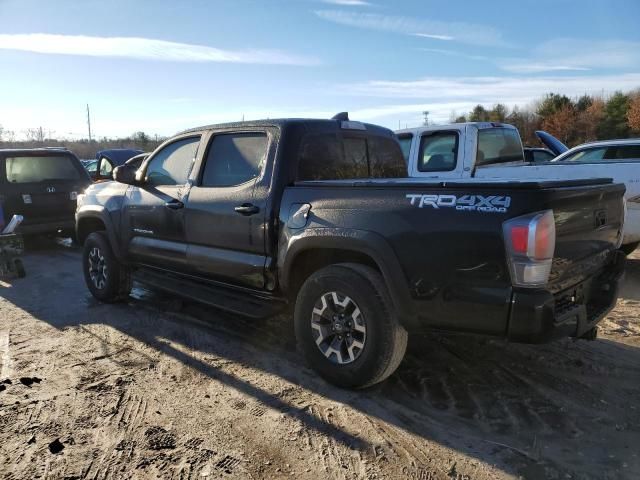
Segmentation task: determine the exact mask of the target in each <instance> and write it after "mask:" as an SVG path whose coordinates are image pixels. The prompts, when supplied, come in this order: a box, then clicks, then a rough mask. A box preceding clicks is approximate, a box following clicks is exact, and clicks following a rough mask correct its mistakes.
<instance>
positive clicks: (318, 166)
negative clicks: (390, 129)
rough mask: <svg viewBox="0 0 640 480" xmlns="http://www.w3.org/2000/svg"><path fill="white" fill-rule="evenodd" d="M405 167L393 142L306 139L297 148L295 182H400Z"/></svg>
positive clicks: (330, 136)
mask: <svg viewBox="0 0 640 480" xmlns="http://www.w3.org/2000/svg"><path fill="white" fill-rule="evenodd" d="M406 176H407V167H406V164H405V161H404V159H403V156H402V151H401V150H400V145H399V144H398V142H396V141H395V139H391V138H386V137H375V136H369V137H344V138H341V137H340V136H338V135H336V134H330V133H327V134H311V135H307V136H306V137H305V138H304V139H303V141H302V145H301V147H300V161H299V166H298V180H349V179H359V178H403V177H406Z"/></svg>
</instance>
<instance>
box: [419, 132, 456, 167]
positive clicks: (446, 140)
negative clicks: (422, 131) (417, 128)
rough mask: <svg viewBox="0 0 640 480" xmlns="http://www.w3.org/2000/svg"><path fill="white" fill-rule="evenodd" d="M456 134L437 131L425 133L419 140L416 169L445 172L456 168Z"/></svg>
mask: <svg viewBox="0 0 640 480" xmlns="http://www.w3.org/2000/svg"><path fill="white" fill-rule="evenodd" d="M457 157H458V134H457V133H455V132H437V133H432V134H426V135H424V136H423V137H422V139H421V140H420V151H419V154H418V171H420V172H447V171H451V170H453V169H455V168H456V158H457Z"/></svg>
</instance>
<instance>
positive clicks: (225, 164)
mask: <svg viewBox="0 0 640 480" xmlns="http://www.w3.org/2000/svg"><path fill="white" fill-rule="evenodd" d="M268 145H269V138H268V137H267V134H266V133H264V132H255V133H233V134H222V135H216V136H215V137H213V140H212V141H211V146H210V147H209V153H208V154H207V162H206V164H205V167H204V173H203V174H202V181H201V185H202V186H203V187H230V186H234V185H240V184H242V183H245V182H248V181H250V180H253V179H254V178H257V177H259V176H260V172H261V171H262V165H263V163H264V160H265V158H266V156H267V147H268Z"/></svg>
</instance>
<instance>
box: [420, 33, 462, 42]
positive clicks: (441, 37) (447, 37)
mask: <svg viewBox="0 0 640 480" xmlns="http://www.w3.org/2000/svg"><path fill="white" fill-rule="evenodd" d="M413 35H414V37H422V38H433V39H434V40H454V39H455V37H452V36H450V35H434V34H431V33H414V34H413Z"/></svg>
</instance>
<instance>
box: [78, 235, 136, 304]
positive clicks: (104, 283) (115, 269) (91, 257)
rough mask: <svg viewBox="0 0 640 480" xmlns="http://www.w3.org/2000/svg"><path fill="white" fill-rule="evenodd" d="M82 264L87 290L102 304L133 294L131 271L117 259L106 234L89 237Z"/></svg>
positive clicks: (86, 241) (85, 244)
mask: <svg viewBox="0 0 640 480" xmlns="http://www.w3.org/2000/svg"><path fill="white" fill-rule="evenodd" d="M82 263H83V271H84V279H85V282H86V284H87V288H89V291H90V292H91V294H92V295H93V296H94V297H95V298H97V299H98V300H100V301H101V302H105V303H113V302H118V301H122V300H124V299H125V298H126V297H127V296H128V295H129V293H130V292H131V275H130V273H129V270H128V269H127V268H126V267H125V266H124V265H122V264H121V263H120V262H118V260H117V259H116V257H115V255H114V254H113V251H112V250H111V245H110V244H109V240H108V239H107V236H106V235H105V234H104V232H94V233H92V234H91V235H89V236H88V237H87V239H86V240H85V242H84V250H83V254H82Z"/></svg>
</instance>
